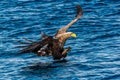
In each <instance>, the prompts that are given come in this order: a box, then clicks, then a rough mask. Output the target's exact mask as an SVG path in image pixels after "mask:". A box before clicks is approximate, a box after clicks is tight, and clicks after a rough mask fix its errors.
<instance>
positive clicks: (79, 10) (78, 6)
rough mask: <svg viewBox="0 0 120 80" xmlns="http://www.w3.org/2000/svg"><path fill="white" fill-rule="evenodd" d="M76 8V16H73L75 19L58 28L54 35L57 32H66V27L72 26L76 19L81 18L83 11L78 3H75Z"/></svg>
mask: <svg viewBox="0 0 120 80" xmlns="http://www.w3.org/2000/svg"><path fill="white" fill-rule="evenodd" d="M76 9H77V10H76V12H77V16H76V17H75V19H73V20H72V21H71V22H70V23H69V24H67V25H66V26H65V27H63V28H61V29H59V30H58V32H57V33H56V35H55V37H56V36H57V35H59V34H62V33H64V32H66V31H67V29H68V28H69V27H70V26H72V25H73V24H74V23H75V22H76V21H78V20H79V19H80V18H81V16H82V13H83V11H82V8H81V7H80V5H77V6H76Z"/></svg>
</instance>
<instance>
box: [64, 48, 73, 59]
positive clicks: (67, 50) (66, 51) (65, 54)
mask: <svg viewBox="0 0 120 80" xmlns="http://www.w3.org/2000/svg"><path fill="white" fill-rule="evenodd" d="M70 50H71V47H68V48H66V49H65V50H64V51H63V52H62V56H63V58H65V57H66V56H67V53H68V52H69V51H70Z"/></svg>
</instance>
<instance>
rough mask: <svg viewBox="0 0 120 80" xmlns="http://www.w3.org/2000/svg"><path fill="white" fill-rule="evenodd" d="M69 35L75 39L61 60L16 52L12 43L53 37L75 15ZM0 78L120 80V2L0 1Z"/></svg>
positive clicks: (70, 40)
mask: <svg viewBox="0 0 120 80" xmlns="http://www.w3.org/2000/svg"><path fill="white" fill-rule="evenodd" d="M78 4H79V5H81V7H82V8H83V16H82V18H81V19H80V20H79V21H78V22H76V23H75V24H74V25H72V26H71V27H70V28H69V30H68V31H71V32H74V33H76V34H77V38H76V39H73V38H70V39H68V40H67V42H66V44H65V47H69V46H71V47H72V50H71V51H70V52H69V53H68V56H67V57H66V59H65V60H61V61H54V60H53V59H52V57H39V56H37V55H35V54H32V53H27V54H18V51H19V50H20V49H19V48H16V46H18V45H20V44H19V43H18V42H17V40H20V41H24V39H23V38H24V37H26V38H29V39H31V40H33V41H37V40H39V39H40V38H41V35H40V33H41V32H45V33H46V34H47V35H51V36H52V35H54V34H55V33H56V31H57V30H58V29H59V28H61V27H64V26H65V25H67V24H68V23H69V22H70V21H71V20H72V19H74V17H75V16H76V7H75V6H76V5H78ZM0 80H120V1H119V0H61V1H60V0H58V1H56V0H0Z"/></svg>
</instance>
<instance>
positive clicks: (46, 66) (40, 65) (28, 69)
mask: <svg viewBox="0 0 120 80" xmlns="http://www.w3.org/2000/svg"><path fill="white" fill-rule="evenodd" d="M66 62H67V60H59V61H52V62H37V63H33V64H31V65H28V66H25V67H22V68H21V70H20V74H21V75H27V76H28V75H36V76H39V77H43V76H48V75H50V76H53V75H55V74H56V70H59V68H60V67H63V66H64V65H67V64H66ZM63 64H64V65H63Z"/></svg>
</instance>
